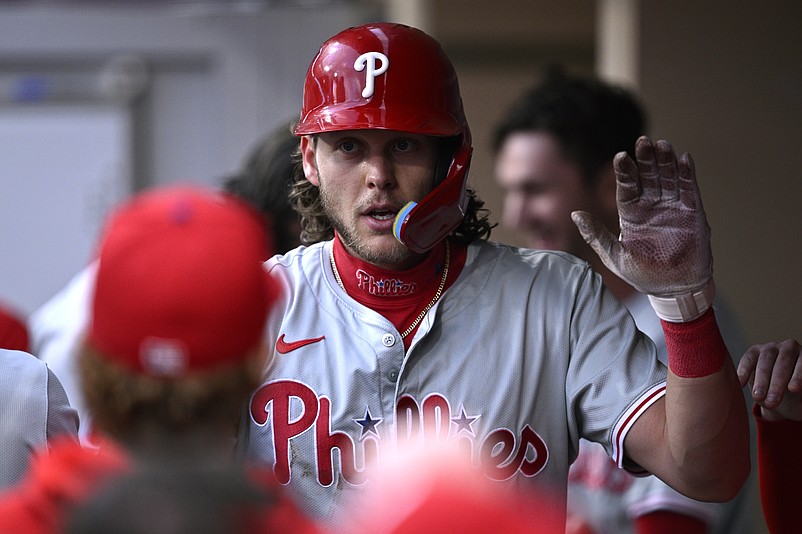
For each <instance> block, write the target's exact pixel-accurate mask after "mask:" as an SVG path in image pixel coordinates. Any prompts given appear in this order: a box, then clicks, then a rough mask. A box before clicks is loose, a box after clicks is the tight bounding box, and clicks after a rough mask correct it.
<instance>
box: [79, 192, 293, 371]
mask: <svg viewBox="0 0 802 534" xmlns="http://www.w3.org/2000/svg"><path fill="white" fill-rule="evenodd" d="M268 255H269V254H268V251H266V250H265V236H264V230H263V229H262V227H261V225H260V224H259V223H258V220H257V219H256V218H255V217H254V215H253V213H252V211H250V210H249V209H248V208H247V207H246V206H245V205H244V203H242V202H241V201H239V200H236V199H234V198H232V197H229V196H225V195H223V194H221V193H218V192H216V191H211V190H207V189H204V188H201V187H199V186H171V187H166V188H162V189H154V190H151V191H148V192H145V193H142V194H139V195H137V196H135V197H134V198H132V199H131V200H129V201H128V202H126V203H124V204H123V205H122V206H120V207H119V208H118V209H117V210H116V211H115V212H114V213H112V215H111V216H110V217H109V219H108V221H107V224H106V227H105V230H104V231H103V233H102V237H101V239H100V242H99V247H98V259H99V266H98V271H97V278H96V282H95V288H94V296H93V300H92V304H91V316H92V319H91V326H90V330H89V335H88V341H89V343H90V344H91V345H92V346H93V347H95V348H96V349H97V350H99V351H100V352H101V353H102V354H104V355H105V356H107V357H108V358H110V359H112V360H115V361H116V362H118V363H120V364H122V365H125V366H126V367H128V368H130V369H132V370H134V371H137V372H140V373H143V374H146V375H151V376H158V377H170V378H177V377H182V376H185V375H186V374H188V373H190V372H192V371H200V370H208V369H210V368H212V367H215V366H217V365H220V364H234V363H237V362H239V361H240V360H242V359H244V357H245V356H246V355H247V353H248V351H249V349H251V348H253V347H255V346H256V345H257V344H258V343H259V342H260V341H261V338H262V335H263V331H264V325H265V318H266V316H267V312H268V309H269V307H270V304H271V303H272V301H273V300H274V299H275V297H276V295H277V294H278V286H277V284H276V282H275V281H273V280H272V278H270V276H269V275H268V274H267V272H266V271H265V270H264V267H263V260H264V258H266V257H268Z"/></svg>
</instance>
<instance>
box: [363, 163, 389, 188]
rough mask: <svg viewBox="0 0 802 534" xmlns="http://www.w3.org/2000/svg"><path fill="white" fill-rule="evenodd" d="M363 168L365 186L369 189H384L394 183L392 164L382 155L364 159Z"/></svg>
mask: <svg viewBox="0 0 802 534" xmlns="http://www.w3.org/2000/svg"><path fill="white" fill-rule="evenodd" d="M363 168H364V173H365V184H366V185H367V186H368V187H370V188H374V187H375V188H378V189H385V188H387V187H392V186H394V185H395V183H396V178H395V170H394V166H393V163H392V161H391V160H390V158H388V157H387V156H385V155H384V154H375V155H373V156H371V157H369V158H367V159H365V161H364V164H363Z"/></svg>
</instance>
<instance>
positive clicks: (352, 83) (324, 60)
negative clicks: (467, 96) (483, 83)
mask: <svg viewBox="0 0 802 534" xmlns="http://www.w3.org/2000/svg"><path fill="white" fill-rule="evenodd" d="M362 129H383V130H397V131H402V132H410V133H415V134H421V135H431V136H437V137H447V138H452V139H453V140H454V142H453V143H451V144H448V143H446V146H448V147H449V148H448V149H447V154H446V156H445V159H446V161H445V165H443V172H440V173H437V175H436V176H435V186H436V187H435V188H434V190H433V191H432V192H431V193H430V194H429V195H427V197H426V198H424V199H422V200H421V202H420V203H411V205H408V206H406V207H405V208H404V209H403V210H401V211H400V212H399V215H398V217H397V219H396V224H395V228H394V233H395V236H396V237H397V238H398V239H399V240H400V241H401V242H402V243H404V244H405V245H407V246H408V247H409V248H410V249H412V250H414V251H416V252H423V251H425V250H428V249H430V248H431V247H433V246H434V245H435V244H436V243H437V242H438V241H440V240H441V239H442V238H443V237H445V236H446V235H448V234H449V233H450V232H451V231H452V230H454V228H456V227H457V226H458V225H459V224H460V222H462V219H463V217H464V213H465V207H466V206H467V203H468V195H467V193H466V191H465V188H466V183H467V175H468V168H469V163H470V156H471V151H472V149H471V134H470V129H469V128H468V123H467V121H466V119H465V113H464V111H463V107H462V98H461V97H460V92H459V83H458V81H457V74H456V72H455V71H454V67H453V65H452V64H451V61H450V60H449V59H448V57H447V56H446V54H445V52H444V51H443V49H442V48H441V47H440V44H439V43H438V42H437V41H436V40H435V39H433V38H432V37H430V36H429V35H427V34H425V33H424V32H422V31H420V30H418V29H415V28H411V27H409V26H404V25H401V24H390V23H373V24H365V25H363V26H357V27H353V28H349V29H347V30H344V31H342V32H340V33H338V34H337V35H335V36H334V37H332V38H331V39H329V40H328V41H326V42H325V43H323V46H322V47H321V48H320V51H319V52H318V54H317V56H316V57H315V59H314V60H313V61H312V64H311V65H310V67H309V70H308V71H307V74H306V81H305V83H304V96H303V109H302V110H301V118H300V120H299V122H298V125H297V127H296V128H295V134H296V135H307V134H316V133H323V132H334V131H341V130H362Z"/></svg>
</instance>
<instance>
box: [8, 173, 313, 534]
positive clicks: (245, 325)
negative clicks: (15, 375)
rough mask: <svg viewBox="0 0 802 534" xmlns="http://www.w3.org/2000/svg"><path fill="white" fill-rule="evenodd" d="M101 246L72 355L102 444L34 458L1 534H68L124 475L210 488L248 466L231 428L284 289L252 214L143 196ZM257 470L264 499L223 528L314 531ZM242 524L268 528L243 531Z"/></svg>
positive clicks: (12, 497) (163, 523)
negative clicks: (78, 515)
mask: <svg viewBox="0 0 802 534" xmlns="http://www.w3.org/2000/svg"><path fill="white" fill-rule="evenodd" d="M98 251H99V253H98V257H97V262H96V266H97V267H96V273H95V276H94V280H93V284H92V286H93V291H92V293H91V296H90V307H89V323H88V328H87V331H86V334H85V336H83V338H82V340H81V346H80V352H79V355H78V358H77V364H78V366H79V372H80V380H81V384H82V387H83V392H84V397H85V399H86V402H87V406H88V407H89V409H90V411H91V413H92V415H93V421H94V429H93V431H94V433H96V435H95V436H93V443H96V444H97V447H96V448H94V447H93V448H90V447H84V446H83V445H81V444H80V443H78V442H77V441H76V442H73V443H65V444H60V445H59V446H56V447H53V449H52V450H51V451H50V454H48V455H43V456H41V457H39V458H38V459H37V461H36V462H35V463H34V465H33V468H32V469H31V470H30V472H29V474H28V476H27V477H26V478H25V479H24V480H23V481H22V482H21V483H20V484H19V485H18V486H15V487H14V488H12V489H11V490H9V492H8V493H6V494H5V495H4V496H3V497H0V532H26V533H27V532H63V531H64V530H63V529H64V526H65V524H66V523H67V522H68V520H69V517H70V515H71V513H72V511H73V510H74V509H76V508H77V509H80V506H81V504H82V503H83V502H85V501H86V500H88V499H91V498H92V497H94V496H95V495H97V494H98V492H102V491H103V487H104V484H107V483H112V482H113V481H114V480H115V479H116V477H121V476H124V475H127V474H129V473H134V474H136V473H149V472H162V473H172V474H173V475H174V478H175V479H176V480H180V479H182V477H184V476H190V477H191V476H193V475H203V477H202V478H203V479H204V480H207V481H208V480H209V479H208V478H207V477H208V476H210V475H213V474H214V472H216V471H219V472H220V473H221V475H222V474H227V473H242V474H244V473H245V472H246V469H245V467H244V466H243V465H240V463H239V462H238V461H236V459H235V458H234V457H233V456H232V454H233V442H234V438H235V437H236V425H237V423H238V421H239V417H240V414H241V413H242V406H243V404H244V403H245V402H246V399H247V398H248V395H249V394H250V392H251V391H252V390H253V388H254V387H255V386H256V385H257V384H258V382H259V380H260V376H261V369H262V367H263V365H264V358H265V353H264V350H262V347H261V342H262V338H263V329H264V319H265V317H266V315H267V310H268V308H269V307H270V305H271V303H272V302H273V300H274V299H275V297H276V293H277V291H278V288H277V285H276V283H275V282H274V281H273V280H272V278H270V277H269V275H267V273H266V272H265V270H264V266H263V261H264V258H265V255H266V252H267V251H266V250H265V234H264V228H263V227H262V225H261V221H260V220H259V218H258V217H257V215H256V212H255V211H254V210H251V209H248V208H246V207H245V205H244V203H242V202H240V201H238V200H235V199H233V198H231V197H230V196H226V195H221V194H219V193H218V192H216V191H209V190H206V189H204V188H200V187H197V186H172V187H169V188H162V189H156V190H149V191H146V192H144V193H141V194H139V195H137V196H135V197H133V198H132V199H130V200H129V201H127V202H125V203H124V204H122V205H121V206H119V207H118V208H117V209H116V210H115V212H114V213H113V214H112V216H111V217H110V218H109V220H108V221H107V224H106V225H105V228H104V231H103V232H102V235H101V239H100V243H99V247H98ZM164 469H166V470H167V471H164ZM153 470H155V471H153ZM249 474H250V473H249ZM253 475H254V477H256V476H257V475H258V473H253ZM259 476H260V478H254V479H253V480H254V482H255V481H256V480H259V481H260V490H259V491H260V492H261V493H262V495H263V496H264V497H266V499H264V501H263V502H262V504H261V505H254V506H255V508H254V507H251V506H248V502H251V501H246V500H242V501H239V502H237V503H235V504H232V505H231V506H229V507H228V508H225V507H222V508H220V510H219V511H220V513H221V514H225V515H224V516H223V517H222V518H221V517H216V518H214V519H216V520H220V519H222V520H224V522H225V523H226V524H227V526H228V527H229V528H226V532H243V531H244V532H253V531H265V532H273V531H280V532H285V531H286V532H290V531H292V532H296V531H297V532H308V531H312V532H314V531H316V528H314V525H313V524H312V523H311V522H309V521H308V520H307V519H305V518H304V517H303V516H302V515H300V514H298V512H297V509H296V508H295V506H294V505H292V503H291V502H290V501H288V500H286V499H284V498H283V497H282V495H281V494H280V492H278V491H276V486H275V481H272V482H269V481H270V480H271V479H269V478H267V477H264V476H263V475H259ZM212 478H214V477H212ZM199 480H200V479H199ZM254 489H255V488H254ZM187 491H189V489H187ZM210 491H211V490H210ZM190 495H191V493H190ZM210 495H212V493H211V492H210V493H207V494H206V496H207V497H208V496H210ZM176 497H178V496H176ZM221 497H224V496H221ZM176 506H177V505H176ZM209 506H210V507H211V506H212V503H210V505H209ZM210 509H213V508H210ZM234 510H236V513H234ZM248 511H253V512H254V514H255V515H253V516H251V515H250V514H248V513H247V512H248ZM177 512H178V510H177V509H174V510H170V509H169V508H167V509H164V508H152V509H151V510H150V513H151V515H149V516H145V517H141V518H140V519H144V521H143V522H144V523H145V524H146V525H145V530H146V531H152V532H162V531H172V530H173V529H172V528H170V524H171V519H175V518H174V517H173V516H172V514H173V513H177ZM246 516H247V517H248V518H251V517H252V518H253V519H254V520H256V521H258V522H259V527H260V528H259V529H256V528H246V529H244V530H242V529H240V528H238V527H240V526H243V525H244V524H246V522H245V521H244V520H245V518H246ZM240 520H242V521H240ZM248 525H249V526H250V527H254V525H252V524H248ZM307 527H308V528H309V530H307ZM165 529H166V530H165Z"/></svg>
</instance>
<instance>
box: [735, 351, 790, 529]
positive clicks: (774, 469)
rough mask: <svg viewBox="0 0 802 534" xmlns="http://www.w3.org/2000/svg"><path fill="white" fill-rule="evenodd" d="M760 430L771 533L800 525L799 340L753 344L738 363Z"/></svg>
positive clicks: (762, 488) (763, 497)
mask: <svg viewBox="0 0 802 534" xmlns="http://www.w3.org/2000/svg"><path fill="white" fill-rule="evenodd" d="M738 377H739V378H740V381H741V384H742V385H743V386H746V385H749V388H750V391H751V393H752V398H753V399H754V401H755V405H754V408H753V411H752V413H753V415H754V418H755V421H756V422H757V429H758V443H757V449H758V471H759V476H760V500H761V502H762V504H763V515H764V517H765V518H766V525H767V526H768V527H769V531H770V532H772V534H780V533H786V532H797V531H798V530H799V511H798V507H799V493H798V491H799V481H800V479H802V460H801V459H800V456H799V444H800V443H802V348H800V346H799V342H798V341H796V340H794V339H786V340H785V341H782V342H770V343H763V344H759V345H754V346H752V347H750V348H749V349H748V350H747V351H746V352H745V353H744V355H743V356H742V357H741V361H740V362H739V364H738Z"/></svg>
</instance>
